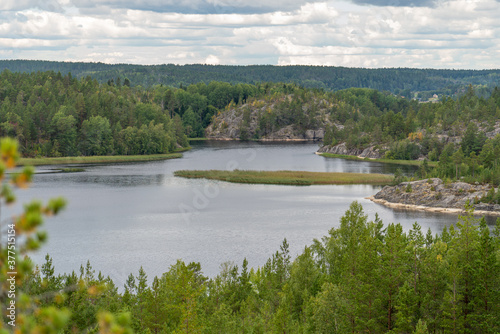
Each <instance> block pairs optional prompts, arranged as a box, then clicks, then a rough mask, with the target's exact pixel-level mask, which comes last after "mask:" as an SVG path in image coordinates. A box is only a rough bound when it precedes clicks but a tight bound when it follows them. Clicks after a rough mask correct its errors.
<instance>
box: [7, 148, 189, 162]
mask: <svg viewBox="0 0 500 334" xmlns="http://www.w3.org/2000/svg"><path fill="white" fill-rule="evenodd" d="M184 151H186V150H181V151H176V152H173V153H165V154H147V155H96V156H78V157H45V158H20V159H19V162H18V164H17V165H18V166H26V165H28V166H49V165H63V164H64V165H66V164H79V165H85V164H96V163H120V162H147V161H159V160H169V159H178V158H182V153H180V152H184Z"/></svg>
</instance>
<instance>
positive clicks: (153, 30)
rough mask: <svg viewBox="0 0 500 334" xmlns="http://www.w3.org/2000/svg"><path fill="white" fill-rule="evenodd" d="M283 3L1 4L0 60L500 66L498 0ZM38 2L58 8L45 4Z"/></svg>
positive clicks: (77, 0)
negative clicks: (426, 3) (216, 9)
mask: <svg viewBox="0 0 500 334" xmlns="http://www.w3.org/2000/svg"><path fill="white" fill-rule="evenodd" d="M169 1H170V0H169ZM281 1H282V3H280V2H279V1H278V2H276V3H273V4H272V6H274V7H273V8H271V7H270V6H271V5H270V4H268V3H270V2H269V1H263V0H257V1H253V2H251V4H252V6H254V7H255V8H254V9H252V10H250V9H248V8H246V7H245V4H247V3H248V2H247V1H242V0H237V1H229V0H193V1H190V2H183V6H195V5H196V4H203V5H206V6H215V7H217V6H218V7H220V8H222V7H227V8H228V6H233V7H238V8H239V9H238V10H232V11H230V10H227V11H221V12H219V13H217V12H210V13H209V14H203V13H200V12H199V11H198V12H197V11H195V10H193V11H185V12H186V13H184V12H182V11H181V10H178V11H177V12H175V11H174V10H175V9H176V7H175V6H174V5H173V0H172V1H171V3H172V7H171V8H172V11H168V10H159V9H158V8H156V7H159V6H161V5H162V4H163V5H164V6H168V5H169V2H168V1H167V2H165V1H160V0H151V1H147V2H146V3H145V4H144V3H143V2H142V1H139V0H129V1H117V0H99V1H90V0H59V1H55V0H52V1H48V2H46V1H42V0H32V1H28V0H19V1H16V2H14V1H12V0H5V2H4V1H2V4H0V8H8V10H13V11H14V12H13V13H11V14H9V15H7V14H5V13H0V48H1V49H2V51H1V52H0V57H2V58H13V57H14V58H40V57H44V58H43V59H52V60H75V61H105V62H129V63H141V64H155V63H179V64H186V63H220V64H282V65H283V64H315V65H339V66H362V67H393V66H404V67H438V68H491V67H495V66H496V67H498V64H496V59H498V55H499V53H500V52H499V50H500V22H499V20H498V19H497V18H498V17H499V16H500V8H499V6H498V2H496V1H495V0H480V1H476V2H474V1H468V0H452V1H445V2H440V3H439V4H437V5H435V6H434V7H425V6H420V7H419V6H414V7H405V6H402V5H401V3H399V4H394V5H392V6H370V5H356V4H354V3H348V2H345V1H342V0H332V1H330V2H311V3H307V2H305V1H298V0H297V1H292V2H289V3H288V4H287V5H284V2H285V1H284V0H281ZM44 3H52V7H53V8H57V9H58V10H51V9H50V8H47V9H44V8H43V4H44ZM141 4H142V6H141ZM23 5H24V6H28V7H23ZM93 6H94V7H93ZM96 6H100V7H96ZM266 6H267V7H266ZM23 8H24V9H23ZM96 8H97V9H96ZM245 8H246V9H245ZM256 8H261V9H260V10H257V9H256ZM101 9H102V10H101ZM6 10H7V9H6ZM245 11H247V12H248V14H243V12H245ZM34 50H40V52H39V53H36V52H34Z"/></svg>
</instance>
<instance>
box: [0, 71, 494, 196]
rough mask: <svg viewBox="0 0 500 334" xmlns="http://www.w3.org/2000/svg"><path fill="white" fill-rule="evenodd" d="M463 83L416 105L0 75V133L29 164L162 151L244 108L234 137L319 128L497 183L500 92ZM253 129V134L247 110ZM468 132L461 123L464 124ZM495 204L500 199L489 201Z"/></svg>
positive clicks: (302, 91)
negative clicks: (454, 93)
mask: <svg viewBox="0 0 500 334" xmlns="http://www.w3.org/2000/svg"><path fill="white" fill-rule="evenodd" d="M478 89H482V88H481V87H475V86H472V85H469V86H468V87H467V89H465V90H464V91H463V93H462V94H461V95H460V96H458V97H456V98H451V97H442V98H441V100H439V101H435V102H434V103H421V102H419V101H418V100H416V99H407V98H403V97H401V96H397V95H394V94H392V93H390V92H387V91H378V90H374V89H368V88H350V89H344V90H339V91H335V92H331V91H326V90H323V89H310V88H304V87H301V86H298V85H296V84H286V83H270V82H267V83H257V84H255V85H252V84H230V83H227V82H215V81H213V82H210V83H209V84H205V83H197V84H192V85H189V86H182V87H179V88H175V87H169V86H164V85H161V84H160V85H155V86H152V87H149V88H143V87H142V86H133V85H131V82H130V80H129V79H127V78H125V79H124V80H123V82H122V80H120V79H119V78H117V79H116V81H115V80H109V81H108V82H106V83H99V82H98V81H97V80H96V79H92V78H91V77H89V76H87V77H84V78H80V79H78V78H76V77H73V76H72V75H71V74H67V75H62V74H61V73H60V72H58V73H56V72H53V71H48V72H34V73H12V72H10V71H8V70H5V71H3V72H2V73H0V135H1V136H9V137H12V138H16V139H17V140H18V142H19V143H20V152H21V154H22V155H23V156H25V157H57V156H92V155H135V154H156V153H168V152H172V151H175V150H178V149H180V148H183V147H187V146H188V137H191V138H194V137H203V136H204V135H205V129H206V128H207V126H209V125H211V124H212V126H219V127H223V126H224V122H222V123H221V122H220V120H219V117H220V116H221V115H224V113H227V112H229V111H230V110H235V109H237V110H241V112H242V113H243V119H242V122H241V123H240V124H238V126H239V128H240V139H260V138H261V137H262V136H265V135H266V134H268V133H270V132H272V131H276V130H278V129H281V128H283V127H285V126H288V125H292V126H293V127H294V128H295V129H296V130H297V131H299V132H300V131H306V130H307V129H317V128H324V129H325V130H326V134H325V137H324V144H325V145H336V144H338V143H345V144H346V147H347V148H348V149H353V148H355V149H363V148H366V147H369V146H373V147H375V148H377V149H379V150H380V152H382V153H383V154H384V157H385V158H387V159H396V160H415V159H427V160H428V161H435V162H438V167H437V168H429V167H428V166H426V165H424V166H423V168H422V170H421V172H420V173H419V175H417V177H431V176H432V177H440V178H444V179H446V178H448V179H459V178H464V179H465V180H466V181H468V182H481V183H491V184H494V185H495V186H498V185H499V184H500V166H499V159H500V158H499V157H500V137H498V136H497V134H498V133H500V124H499V123H498V121H497V120H498V119H499V118H500V90H499V89H498V88H497V87H495V88H491V89H486V90H484V89H482V91H481V92H480V93H478V92H477V91H478ZM252 112H256V122H257V124H256V127H255V130H254V131H253V132H250V131H249V119H250V113H252ZM466 125H467V126H466ZM490 197H491V198H492V201H495V202H498V200H500V196H497V195H495V194H491V196H490Z"/></svg>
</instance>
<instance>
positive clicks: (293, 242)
mask: <svg viewBox="0 0 500 334" xmlns="http://www.w3.org/2000/svg"><path fill="white" fill-rule="evenodd" d="M317 148H318V146H317V144H303V143H301V144H283V143H280V144H276V143H266V144H262V143H235V142H215V143H213V142H207V143H201V144H195V146H194V149H193V150H191V151H189V152H186V153H184V157H183V158H182V159H175V160H167V161H160V162H149V163H130V164H112V165H93V166H85V169H86V171H85V172H82V173H70V174H39V175H36V177H35V182H34V184H33V187H32V188H30V189H28V190H23V191H21V192H19V193H18V194H19V196H18V199H19V202H21V203H22V202H25V201H27V200H28V199H30V198H38V199H42V200H47V199H48V198H50V197H54V196H64V197H65V198H66V199H67V200H68V202H69V205H68V208H67V209H66V211H64V212H63V213H62V214H61V215H60V216H58V217H55V218H51V219H47V220H46V223H45V229H46V230H47V231H48V233H49V242H48V244H47V245H45V246H44V247H43V249H42V250H41V251H39V252H38V253H36V254H34V255H33V256H32V257H33V258H34V260H35V262H37V263H43V262H44V261H43V258H44V256H45V254H46V253H49V254H50V255H51V256H52V257H53V259H54V265H55V267H56V271H58V272H71V271H73V270H75V271H78V269H79V267H80V265H81V264H83V265H85V263H86V262H87V260H90V262H91V264H92V266H93V267H94V269H96V272H98V271H99V270H101V271H102V272H103V274H105V275H110V276H111V278H113V280H114V281H115V283H116V284H117V285H119V286H120V287H121V286H123V283H124V282H125V279H126V277H127V276H128V275H129V274H130V273H134V274H137V272H138V270H139V268H140V266H141V265H142V266H143V267H144V269H145V270H146V272H147V274H148V277H149V278H150V280H151V279H152V278H153V277H154V276H155V275H161V274H162V273H163V272H165V271H167V270H168V269H169V267H170V265H172V264H174V263H175V261H176V260H177V259H182V260H184V261H186V262H190V261H196V262H201V265H202V269H203V271H204V273H205V274H206V275H209V276H215V275H216V274H217V273H218V272H219V269H220V265H221V263H223V262H225V261H233V262H234V263H235V264H237V265H241V263H242V261H243V258H245V257H246V258H247V259H248V261H249V265H250V266H253V267H257V266H262V265H263V264H264V263H265V262H266V260H267V259H268V258H269V257H270V256H271V255H272V254H273V253H274V252H275V251H276V250H278V249H279V246H280V244H281V243H282V241H283V239H284V238H286V239H287V240H288V242H289V244H290V249H291V252H292V254H293V255H297V254H299V253H300V252H301V251H302V250H303V248H304V246H306V245H310V244H311V242H312V240H313V239H314V238H321V237H322V236H323V235H326V234H327V233H328V230H329V229H330V228H332V227H336V226H338V225H339V218H340V217H341V216H342V215H343V214H344V212H345V211H346V210H347V209H348V207H349V205H350V203H351V202H352V201H355V200H356V201H359V202H361V203H362V205H363V207H364V209H365V213H366V214H368V215H369V219H373V218H374V217H375V212H378V213H379V215H380V217H381V218H382V219H383V221H384V223H390V222H399V223H401V224H402V225H403V226H404V227H405V229H409V228H411V226H412V224H413V223H414V222H415V221H418V222H419V223H420V225H421V226H422V228H423V230H424V231H426V230H427V229H428V228H431V230H432V231H433V232H440V231H441V230H442V229H443V227H444V226H448V225H450V224H452V223H454V222H455V221H456V216H452V215H437V214H430V213H422V212H405V211H394V210H392V209H388V208H385V207H383V206H380V205H378V204H374V203H372V202H370V201H368V200H366V199H364V198H365V197H367V196H370V195H373V194H375V193H376V192H377V191H378V190H379V189H380V187H373V186H360V185H356V186H308V187H294V186H275V185H244V184H231V183H224V182H218V181H207V180H187V179H182V178H177V177H174V176H173V172H174V171H176V170H179V169H235V168H239V169H259V170H281V169H288V170H309V171H329V172H361V173H393V172H394V171H395V169H396V168H397V167H396V166H394V165H384V164H381V163H373V162H359V161H348V160H341V159H327V158H323V157H320V156H317V155H315V154H314V152H315V151H316V150H317ZM52 168H54V167H42V168H39V170H40V171H42V172H43V171H48V170H50V169H52ZM406 172H410V170H409V169H408V168H407V169H406ZM19 209H20V206H19V205H18V206H17V207H14V208H11V209H9V213H7V215H8V214H10V213H11V212H13V211H16V210H19Z"/></svg>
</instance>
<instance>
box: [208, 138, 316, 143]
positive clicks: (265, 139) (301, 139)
mask: <svg viewBox="0 0 500 334" xmlns="http://www.w3.org/2000/svg"><path fill="white" fill-rule="evenodd" d="M203 140H219V141H254V142H261V141H263V142H268V141H269V142H311V143H316V142H320V141H321V140H314V139H303V138H289V139H279V138H276V139H272V138H260V139H248V140H241V139H239V138H229V137H223V138H210V137H208V138H203Z"/></svg>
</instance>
